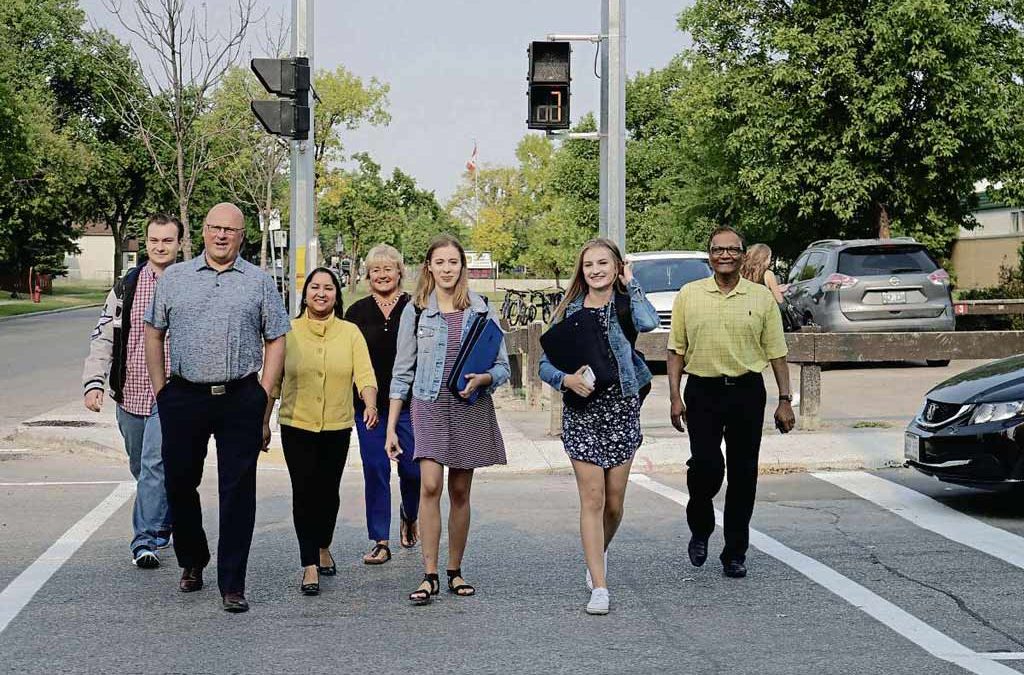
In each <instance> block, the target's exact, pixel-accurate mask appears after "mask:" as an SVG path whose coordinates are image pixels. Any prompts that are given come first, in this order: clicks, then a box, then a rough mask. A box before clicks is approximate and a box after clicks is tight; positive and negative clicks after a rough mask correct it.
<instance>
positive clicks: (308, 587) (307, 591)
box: [299, 572, 320, 595]
mask: <svg viewBox="0 0 1024 675" xmlns="http://www.w3.org/2000/svg"><path fill="white" fill-rule="evenodd" d="M302 579H303V581H305V579H306V573H305V572H303V573H302ZM299 592H301V593H302V594H303V595H320V573H319V572H317V580H316V581H314V582H313V583H309V584H307V583H303V584H301V585H300V586H299Z"/></svg>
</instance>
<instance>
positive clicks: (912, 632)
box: [629, 473, 1020, 675]
mask: <svg viewBox="0 0 1024 675" xmlns="http://www.w3.org/2000/svg"><path fill="white" fill-rule="evenodd" d="M629 480H630V481H631V482H633V483H636V484H637V485H639V486H640V487H643V488H645V489H647V490H650V491H651V492H654V493H655V494H658V495H661V496H662V497H665V498H666V499H670V500H672V501H674V502H675V503H677V504H679V505H680V506H686V502H687V499H688V495H687V494H686V493H685V492H682V491H680V490H676V489H675V488H671V487H669V486H667V485H662V484H661V483H658V482H657V481H654V480H651V479H650V478H649V477H647V476H644V475H643V474H636V473H634V474H630V476H629ZM715 520H716V521H717V523H718V525H719V527H721V525H722V513H721V511H719V510H718V509H715ZM750 543H751V545H753V546H755V547H756V548H758V549H760V550H761V551H763V552H764V553H766V554H768V555H770V556H771V557H773V558H775V559H776V560H778V561H779V562H782V563H784V564H786V565H789V566H790V567H792V568H793V569H794V570H796V571H797V572H799V573H800V574H802V575H804V576H805V577H807V578H808V579H810V580H811V581H813V582H815V583H816V584H819V585H820V586H822V587H823V588H825V589H826V590H828V591H830V592H832V593H834V594H835V595H837V596H839V597H840V598H842V599H843V600H845V601H846V602H848V603H850V604H851V605H853V606H854V607H856V608H857V609H859V610H861V611H862V612H864V613H865V614H867V615H869V616H871V617H873V618H874V619H875V620H877V621H878V622H880V623H881V624H882V625H884V626H886V627H888V628H889V629H891V630H893V631H895V632H897V633H899V634H900V635H902V636H903V637H905V638H906V639H908V640H910V641H911V642H913V643H914V644H916V645H917V646H918V647H920V648H921V649H923V650H925V651H926V652H928V653H929V654H931V655H932V656H934V657H936V658H939V659H942V660H943V661H947V662H949V663H953V664H955V665H958V666H960V667H961V668H963V669H964V670H967V671H969V672H972V673H976V674H977V675H1020V671H1018V670H1014V669H1013V668H1010V667H1009V666H1005V665H1003V664H1001V663H998V662H997V661H996V659H997V658H999V657H1000V656H1003V654H1006V653H1005V652H996V653H993V654H979V653H977V652H975V651H972V650H970V649H968V648H967V647H965V646H964V645H962V644H960V643H959V642H957V641H956V640H954V639H953V638H951V637H949V636H948V635H946V634H945V633H942V632H940V631H938V630H936V629H934V628H932V627H931V626H929V625H928V624H926V623H925V622H924V621H921V620H920V619H918V618H917V617H916V616H914V615H912V614H910V613H908V612H907V611H905V610H903V609H901V608H900V607H897V606H896V605H894V604H893V603H891V602H889V601H888V600H886V599H884V598H882V597H881V596H879V595H876V594H875V593H874V592H872V591H870V590H868V589H867V588H865V587H864V586H861V585H860V584H858V583H857V582H855V581H853V580H852V579H850V578H849V577H846V576H843V575H842V574H840V573H839V572H836V571H835V570H833V569H832V568H831V567H828V566H827V565H825V564H823V563H821V562H818V561H817V560H815V559H814V558H810V557H808V556H806V555H804V554H803V553H800V552H798V551H794V550H793V549H791V548H789V547H788V546H786V545H784V544H782V543H781V542H779V541H777V540H775V539H772V538H771V537H769V536H768V535H766V534H762V533H761V532H758V531H757V530H755V529H753V528H751V530H750Z"/></svg>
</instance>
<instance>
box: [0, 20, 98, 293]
mask: <svg viewBox="0 0 1024 675" xmlns="http://www.w3.org/2000/svg"><path fill="white" fill-rule="evenodd" d="M83 21H84V15H83V14H82V12H81V11H80V10H79V9H78V7H77V3H75V2H74V1H73V0H36V1H34V2H31V3H29V2H28V1H27V0H9V1H8V2H4V3H0V131H2V133H0V150H2V152H0V157H2V158H0V177H2V179H3V180H2V182H0V262H2V267H3V268H5V271H7V272H9V273H10V274H11V275H13V276H14V278H15V279H16V280H17V285H16V288H18V287H20V285H21V281H23V280H24V279H25V276H26V272H27V270H28V268H29V267H35V268H36V270H37V271H41V272H49V273H57V274H59V273H61V272H63V271H64V256H65V254H67V253H72V252H74V251H75V250H76V246H75V243H74V242H75V238H76V230H75V225H76V223H78V222H80V221H78V220H76V215H77V199H78V198H79V196H80V195H81V194H83V193H84V192H85V191H86V188H87V179H88V177H89V176H90V175H91V173H92V171H93V170H94V169H95V157H94V155H93V153H92V148H91V146H90V139H91V138H92V135H93V126H92V125H93V119H92V117H91V113H92V111H91V109H90V108H89V106H87V105H84V103H85V102H87V101H88V98H89V93H90V86H89V81H88V77H87V76H86V74H87V73H86V71H87V58H86V54H85V50H84V49H83V45H82V30H81V27H82V23H83Z"/></svg>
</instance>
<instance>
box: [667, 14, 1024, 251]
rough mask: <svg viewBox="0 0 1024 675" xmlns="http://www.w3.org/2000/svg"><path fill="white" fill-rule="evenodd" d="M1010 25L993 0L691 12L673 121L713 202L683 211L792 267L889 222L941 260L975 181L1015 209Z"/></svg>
mask: <svg viewBox="0 0 1024 675" xmlns="http://www.w3.org/2000/svg"><path fill="white" fill-rule="evenodd" d="M1022 21H1024V6H1022V5H1021V4H1020V3H1018V2H1004V1H1003V0H971V1H967V0H945V1H943V2H934V1H932V0H895V1H893V2H888V3H863V2H853V1H852V0H840V1H837V2H829V3H817V2H811V1H810V0H794V1H792V2H788V3H764V2H759V1H756V0H698V1H697V2H696V3H695V4H694V5H693V6H692V7H691V8H689V9H687V10H684V11H683V12H682V14H681V15H680V20H679V25H680V28H681V29H682V30H684V31H688V32H689V33H690V34H691V35H692V37H693V47H692V49H690V50H689V51H688V52H686V54H685V58H686V63H687V65H688V67H689V68H691V69H692V71H693V72H694V73H695V74H698V75H699V77H691V78H688V86H686V87H682V88H680V89H679V90H678V91H677V92H676V93H675V94H674V95H673V96H672V106H671V109H672V114H673V115H674V116H676V117H677V118H678V119H679V120H681V121H683V122H685V123H686V124H687V125H688V126H689V127H690V129H693V130H695V131H696V133H698V134H699V135H700V139H699V141H698V142H696V143H692V144H687V143H686V141H687V140H688V139H687V136H688V133H689V129H686V128H684V129H682V130H681V132H680V133H678V134H677V135H676V145H675V149H676V150H677V151H679V152H680V153H681V154H682V155H684V156H685V157H686V159H685V160H684V161H683V162H684V165H685V167H687V168H697V169H698V170H699V168H700V167H709V168H710V170H709V171H704V172H701V173H700V174H699V175H698V177H697V180H698V181H700V182H701V183H702V184H703V185H702V191H703V195H704V196H705V197H711V199H710V200H708V201H706V202H705V203H704V204H697V203H695V201H694V199H693V197H694V196H695V195H693V194H691V195H690V198H688V199H687V198H684V200H683V201H685V202H688V203H689V207H688V208H689V210H690V212H691V213H697V214H700V215H701V217H703V218H706V219H708V220H711V221H715V222H726V221H728V222H732V223H734V224H738V225H741V226H743V227H745V228H746V229H747V230H748V231H749V233H751V234H753V235H755V237H756V238H758V239H762V240H769V241H773V242H775V243H776V244H777V245H778V246H779V248H781V249H783V250H784V251H786V252H789V253H794V252H796V251H797V250H798V249H799V248H801V247H802V246H803V245H804V244H805V243H806V241H807V240H809V239H811V238H821V237H830V236H835V237H844V238H855V237H864V236H867V237H870V236H877V234H878V233H879V232H880V230H881V228H882V227H883V226H884V225H886V224H889V225H890V226H891V230H892V232H894V233H898V234H911V235H914V236H915V237H919V238H920V239H922V240H923V241H925V242H926V243H928V244H929V245H931V246H932V247H933V248H934V249H937V250H939V251H943V250H945V249H946V248H947V247H948V246H949V245H950V243H951V241H952V240H953V238H955V234H956V231H957V228H958V227H959V226H960V225H966V226H971V225H973V223H974V221H973V218H972V216H971V211H972V209H973V208H974V207H975V206H976V198H975V196H974V190H973V185H974V183H975V181H977V180H980V179H985V178H987V179H989V180H991V181H992V182H993V183H996V182H997V181H1002V183H1003V190H1004V191H1005V192H1006V193H1007V194H1008V195H1014V194H1015V195H1018V196H1020V195H1021V189H1020V188H1021V185H1022V178H1024V174H1022V171H1021V163H1020V157H1021V154H1022V151H1024V133H1022V132H1024V122H1022V120H1021V115H1020V114H1019V111H1020V110H1021V106H1022V104H1024V84H1022V81H1021V73H1022V72H1024V34H1022V32H1021V30H1020V26H1021V23H1022Z"/></svg>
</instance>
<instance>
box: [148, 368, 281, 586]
mask: <svg viewBox="0 0 1024 675" xmlns="http://www.w3.org/2000/svg"><path fill="white" fill-rule="evenodd" d="M157 405H158V407H159V409H160V430H161V432H162V435H163V447H162V454H163V460H164V484H165V485H166V487H167V502H168V505H169V506H170V508H171V512H172V513H173V514H174V554H175V555H176V556H177V558H178V565H179V566H180V567H182V568H186V567H206V565H208V564H209V562H210V547H209V544H208V542H207V539H206V532H205V531H204V530H203V511H202V507H201V506H200V503H199V483H200V482H202V480H203V463H204V462H205V461H206V447H207V445H208V444H209V442H210V436H211V435H212V436H213V437H214V439H216V441H217V487H218V490H217V492H218V496H219V498H220V527H219V530H220V531H219V538H218V541H217V585H218V586H219V587H220V592H221V593H222V594H223V593H243V592H245V573H246V568H247V567H248V564H249V547H250V546H251V545H252V532H253V527H254V525H255V523H256V462H257V459H258V458H259V454H260V450H261V449H262V447H263V411H264V409H265V408H266V405H267V394H266V392H265V391H264V389H263V387H262V386H260V383H259V381H258V380H257V379H256V376H255V375H250V376H249V377H247V378H245V379H243V380H238V381H237V382H234V383H231V384H230V385H229V386H228V387H227V391H226V392H225V393H223V394H213V393H211V391H210V387H209V386H201V385H193V384H190V383H188V382H185V381H183V380H178V379H171V381H170V382H168V383H167V386H165V387H164V388H163V389H161V390H160V395H159V396H158V397H157Z"/></svg>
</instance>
